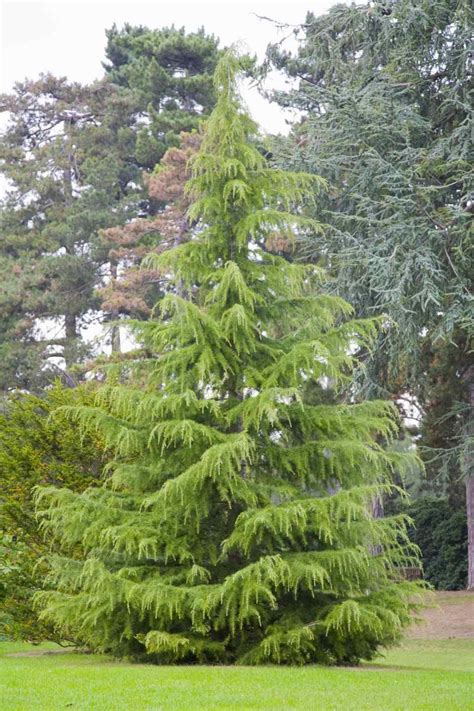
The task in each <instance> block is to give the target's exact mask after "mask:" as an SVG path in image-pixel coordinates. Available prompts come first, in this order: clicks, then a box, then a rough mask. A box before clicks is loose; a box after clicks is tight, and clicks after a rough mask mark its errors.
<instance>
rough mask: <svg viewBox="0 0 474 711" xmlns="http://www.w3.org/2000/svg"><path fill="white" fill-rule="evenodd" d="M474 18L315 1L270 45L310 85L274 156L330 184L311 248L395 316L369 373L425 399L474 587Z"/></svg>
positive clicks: (434, 4)
mask: <svg viewBox="0 0 474 711" xmlns="http://www.w3.org/2000/svg"><path fill="white" fill-rule="evenodd" d="M473 19H474V16H473V13H472V4H471V3H470V2H469V1H468V0H433V1H430V2H425V0H395V1H394V2H390V3H387V2H386V0H375V2H370V3H365V4H363V5H355V4H350V5H342V4H341V5H336V6H335V7H333V8H332V9H331V10H330V11H329V12H328V13H327V14H325V15H323V16H321V17H315V16H314V15H313V14H311V13H310V14H308V16H307V19H306V23H305V25H304V27H302V28H301V32H300V35H299V37H300V44H299V49H298V52H297V53H296V54H294V55H291V54H289V53H286V52H285V51H282V50H281V48H280V47H279V46H278V45H275V46H273V47H271V48H270V50H269V60H271V61H272V62H273V64H274V65H276V66H277V67H278V68H279V69H281V70H283V71H285V72H286V73H287V74H288V75H289V76H290V77H292V78H293V79H295V80H296V82H297V84H296V86H295V87H294V89H293V90H292V91H290V92H280V93H277V94H276V95H275V98H276V99H277V100H278V101H279V102H280V103H281V104H282V105H283V106H290V107H292V108H296V109H298V110H300V111H302V112H303V113H302V118H301V121H299V122H297V123H296V124H295V126H294V128H293V131H292V133H291V135H290V136H289V138H288V139H285V140H280V141H279V142H278V144H276V145H275V155H276V156H277V160H278V161H279V162H280V164H282V165H285V166H291V167H292V168H293V169H298V170H307V171H309V172H315V173H317V174H319V175H322V176H324V177H325V178H326V179H327V180H328V182H329V184H330V186H331V187H330V190H329V191H328V192H327V194H326V196H325V197H324V198H323V199H322V200H319V201H318V203H317V205H316V207H315V214H316V216H317V217H318V218H319V219H321V220H322V221H324V222H326V223H328V224H329V225H330V229H329V230H327V232H326V236H324V235H323V236H322V237H321V236H320V235H315V236H313V235H311V234H309V235H308V238H307V240H306V245H305V255H306V256H307V258H309V259H310V260H315V261H317V262H323V263H325V264H326V265H327V266H328V268H329V269H330V270H331V272H332V273H333V274H334V276H335V280H334V282H333V285H334V288H335V290H336V293H338V294H340V295H342V296H343V297H344V298H347V299H348V300H349V301H350V302H351V303H352V304H353V305H354V307H355V309H356V313H357V314H358V315H360V316H367V315H371V314H373V313H374V312H375V313H386V314H387V316H388V318H387V322H388V321H389V322H390V326H388V323H387V326H388V327H387V329H386V330H385V332H384V333H382V334H381V335H380V337H379V347H378V348H377V349H375V350H374V352H373V354H372V356H371V357H370V358H369V359H367V362H366V365H367V368H366V370H365V373H366V378H365V383H364V384H365V386H366V388H367V391H368V392H369V393H371V394H373V395H374V396H376V397H380V396H383V397H390V398H392V399H393V400H394V401H397V402H398V403H399V404H400V407H401V409H402V411H403V410H404V411H405V412H406V411H407V410H408V411H409V410H410V406H409V407H408V408H406V407H404V403H405V404H406V402H407V400H408V401H412V402H413V398H414V399H415V402H416V403H417V407H418V411H419V412H420V414H421V416H422V423H421V435H422V436H421V439H420V440H419V442H418V443H419V445H420V451H421V453H422V455H423V457H424V459H425V461H426V466H427V474H428V478H429V479H430V480H431V481H432V482H433V491H434V492H436V493H441V494H442V495H447V496H448V497H449V499H450V501H451V502H452V503H453V504H454V505H456V506H457V507H459V506H462V505H463V504H464V502H465V501H466V498H467V502H468V506H469V507H470V510H471V513H470V515H469V519H470V521H471V523H470V525H471V540H472V545H471V548H472V558H471V585H474V518H473V517H474V472H473V469H472V468H473V466H474V457H473V435H474V433H473V427H474V419H473V416H472V407H473V405H474V368H473V365H472V332H473V320H472V314H473V309H472V256H473V252H472V245H473V232H472V216H473V212H474V201H473V193H472V191H473V171H472V155H473V143H472V99H473V83H472V57H471V53H472V46H471V45H472V26H473ZM402 398H403V399H402ZM466 481H467V484H468V488H467V497H466V492H465V482H466Z"/></svg>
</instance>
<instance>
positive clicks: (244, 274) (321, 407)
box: [38, 53, 416, 664]
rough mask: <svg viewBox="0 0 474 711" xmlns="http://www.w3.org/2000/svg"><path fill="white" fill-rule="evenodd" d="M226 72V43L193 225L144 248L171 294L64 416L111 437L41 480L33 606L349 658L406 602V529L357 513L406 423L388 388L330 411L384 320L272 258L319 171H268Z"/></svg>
mask: <svg viewBox="0 0 474 711" xmlns="http://www.w3.org/2000/svg"><path fill="white" fill-rule="evenodd" d="M238 70H239V61H238V59H237V58H236V57H235V55H234V54H232V53H231V54H229V55H227V56H225V57H224V58H223V59H222V60H221V61H220V63H219V65H218V68H217V70H216V75H215V86H216V92H217V97H218V100H217V105H216V109H215V110H214V112H213V113H212V115H211V117H210V119H209V122H208V126H207V130H206V133H205V135H204V138H203V142H202V145H201V148H200V151H199V152H198V154H197V155H196V157H195V158H194V159H193V162H192V169H193V177H192V178H191V180H190V182H189V189H190V191H191V194H192V196H193V199H194V202H193V204H192V206H191V208H190V217H191V219H192V220H193V221H194V224H195V230H194V237H193V239H191V240H189V241H187V242H185V243H182V244H180V245H179V246H177V247H176V248H174V249H172V250H169V251H166V252H164V253H163V254H161V255H157V256H155V257H154V263H153V266H154V267H156V268H160V269H163V270H165V271H166V273H167V274H169V275H170V280H171V283H173V282H174V285H175V286H174V289H170V290H169V293H168V294H167V295H166V296H165V298H164V299H162V300H161V302H160V304H159V309H157V313H156V314H155V318H154V319H153V320H150V321H147V322H138V323H136V324H135V327H136V330H137V332H138V335H139V337H140V338H141V340H142V341H143V343H144V345H145V352H146V356H144V357H143V358H142V359H141V360H137V361H136V362H135V363H134V362H133V361H130V362H128V363H127V366H126V368H127V370H126V371H125V370H123V368H124V365H123V364H122V365H121V366H120V367H121V368H122V370H121V372H120V373H117V372H116V371H114V370H111V371H110V373H109V381H108V383H107V384H105V385H103V386H102V387H101V389H100V391H99V393H98V396H97V402H96V406H95V407H90V408H87V407H86V408H84V407H82V408H73V409H71V410H69V413H70V416H71V417H73V418H75V419H77V420H78V421H79V422H81V423H82V426H83V427H84V429H85V430H86V431H87V430H98V431H99V432H100V433H101V436H102V437H103V438H104V440H105V442H106V445H107V446H108V447H109V448H110V451H111V452H112V454H113V457H112V459H111V461H110V464H109V466H108V469H107V471H108V477H107V480H106V483H105V485H104V487H103V488H101V489H91V490H89V491H86V492H85V493H83V494H80V495H77V494H73V493H72V492H68V491H67V490H64V489H61V490H59V489H54V488H49V489H44V490H40V491H39V492H38V510H39V512H40V515H41V516H42V522H43V527H44V530H45V532H46V534H47V535H48V536H50V537H52V538H53V539H56V540H58V541H60V542H61V543H62V546H63V551H64V555H63V556H62V557H51V559H50V561H49V562H50V566H51V582H52V584H53V585H54V587H55V590H54V592H44V593H40V594H39V595H38V604H39V606H40V607H41V608H42V615H43V617H44V619H46V620H47V621H49V622H53V623H54V624H55V625H56V626H57V628H58V629H59V630H63V632H64V634H65V635H66V636H68V637H71V636H73V637H74V638H78V637H79V638H80V639H82V640H83V641H84V642H85V643H86V644H87V645H89V646H90V647H91V648H93V649H97V650H110V651H112V652H113V653H115V654H117V655H130V656H134V657H136V658H147V659H148V660H150V661H154V662H177V661H183V662H191V661H198V662H210V661H211V662H215V661H220V662H224V663H235V662H237V663H254V664H255V663H265V662H272V663H292V664H303V663H308V662H323V663H341V662H355V661H358V660H359V659H361V658H370V657H372V656H373V655H374V654H375V653H376V650H377V649H378V647H379V646H381V645H386V644H390V643H391V642H393V641H394V640H396V639H397V638H398V637H399V635H400V631H401V629H402V628H403V627H404V626H405V625H407V624H408V623H409V619H410V611H411V609H412V608H413V607H414V606H416V605H414V603H413V601H412V596H413V593H414V591H415V590H416V586H415V584H413V583H408V582H406V581H404V580H403V576H402V574H401V567H402V566H404V565H407V564H410V561H413V558H414V557H416V555H415V553H414V551H413V549H412V547H411V546H410V544H409V541H408V539H407V537H406V533H405V522H404V520H403V518H402V517H393V518H389V517H387V518H385V519H382V520H373V519H372V517H371V515H370V511H369V503H370V500H371V499H372V497H373V495H374V493H376V492H380V491H382V490H386V489H387V488H389V487H390V471H391V469H392V468H393V467H394V466H398V465H399V464H400V463H401V461H402V459H403V458H401V457H400V456H399V455H396V454H393V453H387V452H386V451H384V450H383V449H382V447H381V446H380V445H379V444H378V443H377V438H378V437H383V438H390V436H391V434H393V433H394V431H396V428H397V424H396V419H395V415H394V411H393V408H392V406H391V405H390V404H389V403H386V402H380V401H371V402H362V403H354V404H351V405H347V404H327V395H326V392H325V388H326V389H327V388H328V387H329V383H331V384H332V385H333V387H334V388H337V386H338V384H340V383H343V382H347V380H348V379H350V377H351V368H352V366H353V356H352V355H351V354H350V353H351V352H353V351H354V349H355V348H356V347H357V346H361V345H368V343H369V342H370V341H371V339H372V338H373V336H374V333H375V331H376V324H375V322H373V321H356V320H349V318H348V317H349V314H350V312H351V308H350V306H349V305H348V304H347V303H346V302H344V301H343V300H342V299H339V298H336V297H328V296H327V295H324V294H319V295H315V294H316V285H317V283H318V281H319V279H320V276H321V275H320V273H319V272H318V270H317V269H316V268H315V267H313V266H305V265H301V264H295V263H293V264H290V263H289V262H288V261H286V260H285V259H284V258H282V257H281V256H278V255H275V254H271V253H269V252H268V251H267V250H266V247H265V244H266V240H267V238H268V235H269V234H271V233H274V232H275V230H278V231H279V232H281V233H282V234H283V235H285V236H289V235H294V234H295V233H297V232H302V231H304V230H305V229H308V228H309V226H311V229H315V228H318V226H317V225H316V224H314V223H311V225H309V223H308V221H307V220H306V219H304V218H303V217H302V216H301V214H300V205H301V203H302V201H303V200H304V198H305V195H306V194H307V193H309V192H312V191H313V189H314V186H315V185H318V184H319V183H320V181H319V180H318V179H317V178H315V177H311V176H308V175H306V174H302V173H300V174H296V173H288V172H285V171H282V170H276V169H271V168H269V167H268V166H267V164H266V161H265V159H264V158H263V157H262V155H261V153H260V152H259V151H258V150H257V148H256V145H257V138H258V137H257V128H256V125H255V124H254V123H253V121H252V120H251V119H250V117H249V116H248V115H247V114H246V113H245V111H244V110H243V109H242V108H241V105H240V102H239V97H238V94H237V88H236V81H237V80H236V76H237V74H238ZM178 294H180V295H178ZM80 551H82V554H81V555H79V552H80Z"/></svg>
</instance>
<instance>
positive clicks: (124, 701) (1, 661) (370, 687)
mask: <svg viewBox="0 0 474 711" xmlns="http://www.w3.org/2000/svg"><path fill="white" fill-rule="evenodd" d="M51 647H52V645H49V648H51ZM31 649H37V648H32V647H30V646H28V645H26V644H13V643H2V644H0V709H1V711H30V709H38V710H39V709H41V711H56V710H59V709H69V708H70V709H71V711H75V709H87V710H88V711H89V710H91V711H92V710H94V711H95V710H97V711H122V710H125V709H127V710H128V709H129V710H130V711H142V710H145V709H149V710H150V711H151V710H153V711H160V710H161V709H163V710H166V711H184V710H185V709H186V711H194V710H195V709H196V710H201V709H202V710H203V711H204V710H205V711H212V710H214V709H235V710H238V711H240V710H241V709H266V710H268V711H270V710H271V711H279V710H280V709H281V710H285V711H286V710H287V709H301V710H302V711H303V710H304V711H313V710H318V711H319V710H321V711H331V710H332V709H334V710H337V711H351V710H354V711H355V710H357V711H363V710H364V709H373V710H374V711H375V710H376V711H392V710H393V711H395V709H396V710H397V711H405V710H407V711H408V710H409V711H411V710H415V709H417V710H418V709H420V710H421V709H425V710H426V711H436V710H437V709H439V711H473V710H474V639H453V640H420V639H410V640H407V641H406V642H405V643H404V644H403V646H402V647H400V648H398V649H395V650H392V651H390V652H389V653H388V654H387V655H386V657H385V658H384V659H381V660H379V661H378V662H377V663H376V664H371V665H367V666H366V667H361V668H358V669H341V668H338V669H334V668H333V669H327V668H321V667H306V668H296V669H295V668H278V667H263V668H262V667H260V668H255V667H231V668H225V667H153V666H145V665H132V664H127V663H121V662H114V661H112V660H111V659H110V658H107V657H98V656H93V655H83V654H76V653H68V654H55V655H45V656H30V657H28V656H22V657H19V656H7V655H11V654H12V653H18V652H26V651H29V650H31Z"/></svg>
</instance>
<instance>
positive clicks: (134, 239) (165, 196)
mask: <svg viewBox="0 0 474 711" xmlns="http://www.w3.org/2000/svg"><path fill="white" fill-rule="evenodd" d="M199 143H200V134H199V133H198V132H197V131H194V132H192V133H184V132H183V133H182V134H181V137H180V146H179V147H177V148H175V147H173V148H168V150H167V151H166V153H165V154H164V156H163V158H162V159H161V161H160V163H159V164H158V165H157V166H156V167H155V169H154V170H153V172H152V173H151V175H149V176H146V180H145V182H146V189H147V194H148V196H149V198H150V200H151V201H154V202H157V203H159V204H160V205H161V206H162V208H161V210H160V211H157V212H156V214H155V215H153V216H149V217H141V218H137V219H136V220H132V221H130V222H127V223H126V224H124V225H120V226H116V227H110V228H108V229H106V230H103V231H102V233H101V239H102V243H103V244H104V245H105V246H106V248H107V251H108V261H109V264H110V265H111V279H110V281H109V283H108V284H107V285H106V286H105V287H104V288H103V289H101V290H100V295H101V296H102V309H103V310H104V311H105V312H106V313H108V314H110V315H111V316H112V317H114V318H115V319H117V318H118V317H119V316H120V315H123V314H126V315H128V316H132V317H133V318H137V317H141V318H148V317H149V316H150V314H151V311H152V308H153V306H154V304H155V303H156V301H157V300H158V299H159V298H161V297H162V296H163V294H164V289H165V288H166V281H167V280H166V275H165V274H163V273H162V272H160V271H159V270H156V269H151V268H149V269H145V268H144V266H143V263H142V262H143V259H144V257H145V256H146V255H147V254H150V253H152V252H156V253H159V252H162V251H163V250H165V249H169V248H170V247H171V246H176V245H177V244H180V243H181V242H183V241H185V240H187V239H189V238H190V236H191V226H190V224H189V220H188V219H187V215H186V213H187V209H188V207H189V202H190V198H189V196H188V195H185V191H184V188H185V184H186V181H187V179H188V178H189V160H190V158H191V157H192V156H193V155H194V154H195V153H196V151H197V148H198V146H199ZM119 266H120V267H121V273H119V269H118V267H119ZM113 329H114V331H115V337H113V338H112V352H117V351H120V337H119V336H120V334H119V326H118V324H117V323H116V324H115V325H114V326H113Z"/></svg>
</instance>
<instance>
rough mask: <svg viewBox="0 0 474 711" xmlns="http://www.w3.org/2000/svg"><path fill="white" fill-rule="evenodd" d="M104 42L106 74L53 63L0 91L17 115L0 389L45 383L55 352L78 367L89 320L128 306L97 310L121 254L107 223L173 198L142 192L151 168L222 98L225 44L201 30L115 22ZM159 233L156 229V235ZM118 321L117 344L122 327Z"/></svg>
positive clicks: (8, 156) (2, 166)
mask: <svg viewBox="0 0 474 711" xmlns="http://www.w3.org/2000/svg"><path fill="white" fill-rule="evenodd" d="M106 52H107V56H108V58H109V59H110V63H108V64H107V67H106V70H107V76H106V77H105V78H104V79H102V80H101V81H99V82H95V83H94V84H91V85H84V86H83V85H80V84H77V83H71V82H68V81H67V80H66V79H65V78H57V77H53V76H51V75H49V74H48V75H43V76H41V77H40V78H39V79H38V80H35V81H32V80H26V81H24V82H19V83H17V84H16V85H15V87H14V90H13V92H12V93H11V94H8V95H3V96H1V97H0V107H1V109H2V110H3V111H6V112H8V116H9V121H8V124H7V126H6V128H5V130H4V132H3V135H2V142H1V145H0V170H1V172H2V174H3V176H4V177H5V178H6V180H7V186H8V191H7V194H6V196H5V197H4V199H3V200H2V240H1V242H0V276H1V278H2V290H1V291H0V356H1V358H2V363H3V365H4V367H3V369H2V373H1V376H0V389H3V390H6V389H8V388H11V387H15V386H16V387H22V388H28V389H30V390H32V389H36V390H37V389H38V388H40V387H41V386H42V385H44V382H45V381H50V380H51V377H56V376H57V369H58V364H60V365H61V367H63V366H64V365H65V366H66V368H67V369H68V370H69V369H70V367H71V366H74V365H76V364H77V363H81V362H83V361H84V360H86V359H88V358H89V357H90V355H91V354H93V353H94V347H93V345H91V343H90V342H87V341H86V339H85V337H84V334H85V332H86V330H87V328H88V327H89V326H90V325H91V324H92V323H94V324H96V325H98V324H99V323H102V322H104V321H105V322H108V321H114V320H115V319H116V318H117V316H118V315H119V314H120V309H119V310H117V308H116V306H117V304H111V310H110V311H106V312H105V313H102V312H101V311H100V306H101V299H100V295H99V293H98V290H99V289H100V288H102V287H104V286H105V284H106V283H107V282H112V283H114V282H116V281H117V275H119V274H120V272H121V271H122V269H123V266H124V264H123V263H121V262H120V259H118V255H117V252H116V251H115V252H114V251H113V250H112V248H113V247H114V244H113V240H112V242H111V241H110V240H109V238H108V235H107V234H105V235H104V232H103V231H104V230H107V229H109V228H115V227H119V226H123V225H126V224H128V223H129V222H130V221H132V220H135V219H136V218H137V217H139V216H141V217H143V216H156V215H157V214H159V213H161V212H162V211H163V208H164V207H165V204H166V200H165V201H164V200H163V198H162V197H159V196H154V195H153V194H152V192H150V194H149V195H148V196H147V195H146V194H145V192H144V182H145V181H146V177H147V176H148V174H149V173H150V172H151V171H152V170H153V169H154V168H155V165H156V163H157V162H158V161H159V160H160V159H161V158H162V157H163V154H164V153H165V151H166V150H167V148H169V147H173V146H177V145H178V144H179V136H180V131H181V130H188V131H189V130H191V129H193V128H195V127H196V126H197V125H198V122H199V121H200V120H202V118H203V117H205V116H206V115H207V114H208V113H209V111H210V110H211V108H212V106H213V104H214V100H215V99H214V93H213V89H212V72H213V70H214V68H215V65H216V62H217V59H218V56H219V50H218V49H217V40H215V39H214V38H213V37H208V36H206V35H205V34H204V32H203V31H199V32H197V33H191V34H190V35H186V34H185V32H184V30H179V31H178V30H174V29H165V30H148V29H146V28H139V29H132V28H130V27H128V28H127V27H126V28H125V29H124V30H122V31H118V30H116V29H112V30H111V31H110V32H108V46H107V50H106ZM144 62H145V64H144ZM160 77H161V79H160ZM163 77H164V78H163ZM160 240H161V236H160V235H159V234H158V233H157V231H156V230H155V233H154V234H153V235H151V234H149V235H148V246H150V245H152V244H154V243H158V242H160ZM142 246H143V245H142ZM124 259H125V257H124ZM110 332H111V340H112V346H113V348H114V349H115V350H118V349H119V343H118V338H117V336H118V329H117V328H114V327H113V326H112V328H111V329H110ZM58 358H59V360H58ZM76 370H77V369H76ZM51 371H53V376H52V374H51Z"/></svg>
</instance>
